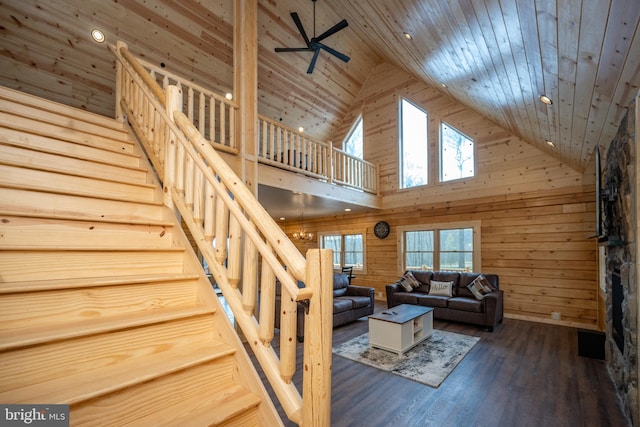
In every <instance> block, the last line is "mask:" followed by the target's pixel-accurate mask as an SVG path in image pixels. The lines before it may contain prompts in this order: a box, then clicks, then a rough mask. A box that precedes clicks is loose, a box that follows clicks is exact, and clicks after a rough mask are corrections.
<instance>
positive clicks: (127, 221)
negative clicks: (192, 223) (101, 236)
mask: <svg viewBox="0 0 640 427" xmlns="http://www.w3.org/2000/svg"><path fill="white" fill-rule="evenodd" d="M0 216H12V217H20V218H38V219H51V220H58V221H82V222H103V223H109V224H127V225H155V226H162V227H173V226H174V225H175V224H174V223H173V222H171V221H162V220H154V219H149V220H146V219H145V220H140V219H118V218H113V219H112V218H92V217H86V216H80V215H55V214H49V213H35V212H10V211H3V210H0Z"/></svg>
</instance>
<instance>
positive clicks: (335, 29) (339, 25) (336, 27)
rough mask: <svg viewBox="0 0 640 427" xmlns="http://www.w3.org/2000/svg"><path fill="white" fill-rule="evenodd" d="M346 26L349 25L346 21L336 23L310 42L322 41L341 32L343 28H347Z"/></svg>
mask: <svg viewBox="0 0 640 427" xmlns="http://www.w3.org/2000/svg"><path fill="white" fill-rule="evenodd" d="M348 26H349V23H348V22H347V20H346V19H343V20H342V21H340V22H338V23H337V24H336V25H334V26H333V27H331V28H329V29H328V30H327V31H325V32H324V33H322V34H320V35H319V36H318V37H314V38H313V39H312V41H315V42H319V41H322V40H324V39H326V38H327V37H329V36H331V35H333V34H335V33H337V32H338V31H340V30H342V29H343V28H347V27H348Z"/></svg>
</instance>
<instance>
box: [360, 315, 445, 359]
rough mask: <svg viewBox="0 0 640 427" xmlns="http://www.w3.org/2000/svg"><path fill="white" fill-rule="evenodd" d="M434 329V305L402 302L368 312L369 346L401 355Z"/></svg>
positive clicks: (424, 338) (425, 337) (427, 336)
mask: <svg viewBox="0 0 640 427" xmlns="http://www.w3.org/2000/svg"><path fill="white" fill-rule="evenodd" d="M432 333H433V308H429V307H421V306H418V305H412V304H402V305H398V306H395V307H392V308H389V309H386V310H384V311H382V312H379V313H377V314H372V315H371V316H369V346H370V347H375V348H381V349H383V350H388V351H393V352H395V353H398V354H399V355H403V354H404V353H405V352H407V351H408V350H409V349H411V348H412V347H413V346H415V345H416V344H418V343H420V342H422V341H424V340H426V339H427V338H429V337H430V336H431V334H432Z"/></svg>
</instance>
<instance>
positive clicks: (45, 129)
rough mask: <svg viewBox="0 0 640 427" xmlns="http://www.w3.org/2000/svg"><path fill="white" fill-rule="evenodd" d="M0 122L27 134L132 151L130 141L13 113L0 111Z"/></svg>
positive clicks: (89, 145)
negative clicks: (118, 139)
mask: <svg viewBox="0 0 640 427" xmlns="http://www.w3.org/2000/svg"><path fill="white" fill-rule="evenodd" d="M0 123H2V126H4V127H7V128H9V129H15V130H19V131H22V132H25V133H28V134H34V135H42V136H46V137H50V138H55V139H61V140H63V141H69V142H74V143H76V144H82V145H86V146H88V147H95V148H102V149H105V150H111V151H116V152H120V153H129V154H132V153H134V149H133V143H132V142H130V141H117V140H113V139H109V138H105V137H103V136H100V135H93V134H90V133H85V132H80V131H76V130H72V129H67V128H64V127H60V126H57V125H52V124H48V123H42V122H41V121H39V120H32V119H28V118H25V117H20V116H15V115H13V114H7V113H3V112H0Z"/></svg>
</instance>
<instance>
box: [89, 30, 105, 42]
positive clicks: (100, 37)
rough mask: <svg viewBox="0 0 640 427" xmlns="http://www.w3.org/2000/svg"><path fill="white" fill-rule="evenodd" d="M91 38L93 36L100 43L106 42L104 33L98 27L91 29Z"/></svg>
mask: <svg viewBox="0 0 640 427" xmlns="http://www.w3.org/2000/svg"><path fill="white" fill-rule="evenodd" d="M91 38H93V39H94V40H95V41H97V42H98V43H102V42H104V39H105V37H104V33H103V32H102V31H100V30H98V29H95V30H91Z"/></svg>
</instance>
